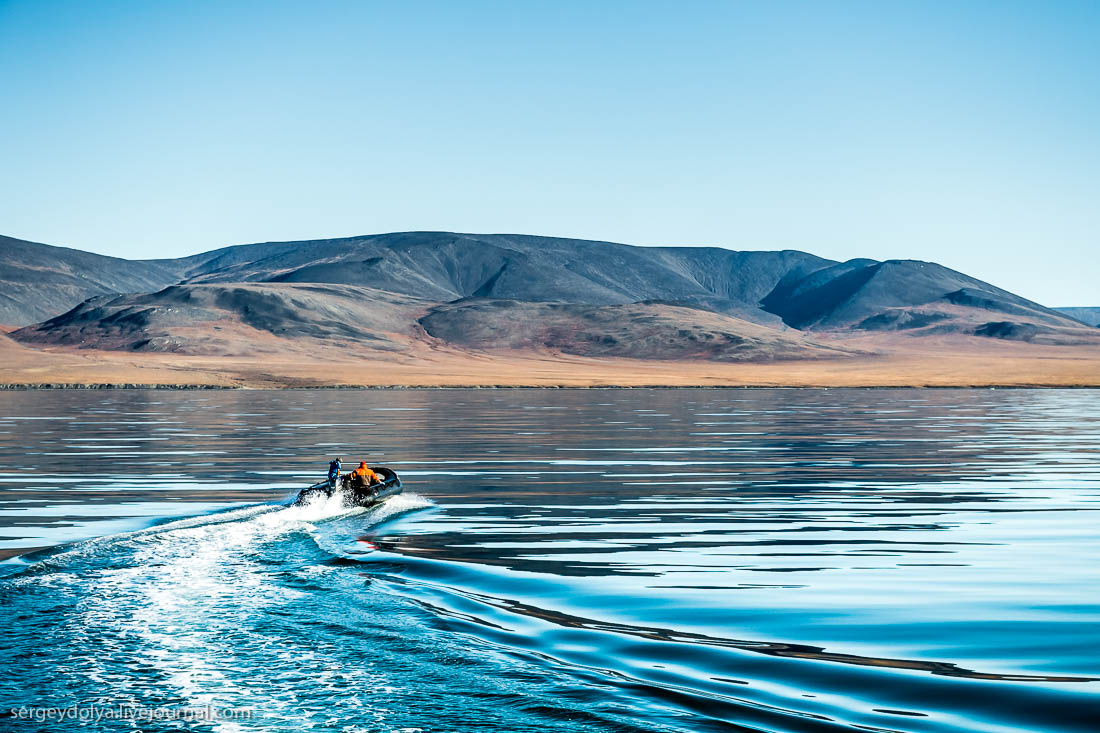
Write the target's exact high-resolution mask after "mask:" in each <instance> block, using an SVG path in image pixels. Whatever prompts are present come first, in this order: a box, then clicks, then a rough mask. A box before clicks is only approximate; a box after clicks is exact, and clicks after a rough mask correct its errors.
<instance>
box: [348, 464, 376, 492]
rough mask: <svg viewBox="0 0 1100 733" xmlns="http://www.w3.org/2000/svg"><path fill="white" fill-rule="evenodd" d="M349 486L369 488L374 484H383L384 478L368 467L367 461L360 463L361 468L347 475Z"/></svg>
mask: <svg viewBox="0 0 1100 733" xmlns="http://www.w3.org/2000/svg"><path fill="white" fill-rule="evenodd" d="M347 481H348V485H349V486H351V487H356V486H362V487H364V488H365V487H367V486H371V485H372V484H380V483H382V477H381V476H379V475H378V474H377V473H375V472H374V471H372V470H370V468H368V467H367V463H366V461H360V462H359V468H357V469H355V470H354V471H352V472H351V473H349V474H348V475H347Z"/></svg>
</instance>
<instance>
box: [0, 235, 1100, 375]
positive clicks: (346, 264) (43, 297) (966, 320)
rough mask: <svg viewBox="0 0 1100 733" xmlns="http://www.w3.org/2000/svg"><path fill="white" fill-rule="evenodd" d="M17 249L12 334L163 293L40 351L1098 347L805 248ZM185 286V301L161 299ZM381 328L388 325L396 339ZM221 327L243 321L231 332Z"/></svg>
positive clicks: (635, 352) (936, 270)
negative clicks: (319, 346) (990, 343)
mask: <svg viewBox="0 0 1100 733" xmlns="http://www.w3.org/2000/svg"><path fill="white" fill-rule="evenodd" d="M4 242H13V243H18V245H19V246H15V245H10V246H6V247H5V248H4V249H3V250H2V251H0V274H3V273H8V275H7V277H8V278H9V280H11V281H12V282H20V283H24V284H26V283H32V282H35V280H34V278H38V280H37V284H36V286H34V287H31V286H29V285H28V286H27V287H25V288H24V289H22V290H19V289H11V290H9V291H7V292H9V293H10V295H9V298H8V301H7V302H9V306H8V307H9V310H10V312H11V313H12V316H11V320H10V323H11V324H12V325H16V324H19V323H25V322H27V321H28V320H30V319H32V318H34V317H45V316H46V315H50V316H53V315H56V314H57V313H58V312H60V311H62V310H64V308H65V307H68V306H71V305H72V304H74V303H76V302H79V299H81V298H82V297H86V296H87V295H89V294H96V293H119V292H125V291H134V292H139V293H140V292H148V291H150V290H158V292H155V293H153V294H151V295H144V296H142V295H139V296H132V297H130V296H128V297H126V298H105V299H104V298H100V299H96V300H92V301H89V302H87V303H85V304H83V305H81V306H80V307H78V308H77V309H76V310H74V311H73V312H71V313H66V314H65V315H64V316H63V317H58V318H53V319H51V320H49V321H47V322H45V323H42V324H40V325H39V326H36V327H34V328H31V329H24V330H22V331H19V332H17V333H16V334H15V338H17V339H21V340H32V341H36V342H40V343H58V344H83V345H86V346H96V345H98V346H103V347H107V348H130V349H142V350H147V349H162V350H163V349H179V350H184V351H190V352H194V351H195V350H196V349H198V350H202V349H203V348H207V347H200V346H198V345H197V342H196V341H195V340H194V338H193V334H194V333H197V331H196V329H202V328H207V329H209V333H208V334H207V335H208V336H209V337H210V338H211V339H213V341H212V342H211V343H213V342H218V343H220V344H221V345H220V346H214V345H209V348H208V350H209V353H215V352H218V351H225V350H226V349H229V350H238V349H241V348H244V347H243V346H241V345H240V344H243V343H245V342H247V341H248V338H252V337H257V338H259V335H261V334H262V335H263V338H267V337H281V338H284V339H311V340H330V341H339V340H350V341H353V342H363V343H366V344H369V345H370V346H371V347H372V348H375V347H379V344H380V343H381V342H376V341H375V340H373V339H383V340H386V339H389V340H391V341H392V340H393V339H394V338H396V337H394V336H393V334H400V339H412V340H413V341H417V340H423V339H429V340H430V339H431V338H433V337H434V338H435V339H441V340H443V341H445V342H447V343H450V344H454V345H460V346H461V347H464V348H478V349H483V348H550V349H557V350H561V351H566V352H568V353H584V354H598V355H607V356H637V357H639V358H662V359H667V358H705V359H756V358H783V357H782V355H793V356H799V355H806V354H809V353H816V354H820V353H823V352H822V349H825V351H828V349H827V348H826V347H823V346H822V345H821V344H820V343H813V342H810V341H808V340H806V339H804V338H801V337H800V336H799V335H798V334H797V333H791V334H788V336H789V338H779V337H778V336H777V334H781V333H783V332H784V331H787V330H789V329H799V330H802V331H863V332H881V331H889V332H899V333H904V334H908V335H914V336H920V335H931V334H945V333H957V334H965V335H976V336H984V337H988V338H996V339H1009V340H1019V341H1032V342H1038V343H1079V342H1090V343H1093V342H1095V341H1096V339H1097V338H1098V336H1097V334H1096V332H1095V330H1090V329H1088V328H1086V327H1085V326H1084V325H1083V324H1082V323H1080V322H1079V321H1076V320H1074V319H1073V318H1071V317H1070V316H1068V315H1066V314H1065V313H1060V312H1058V311H1055V310H1051V309H1048V308H1045V307H1043V306H1041V305H1039V304H1037V303H1033V302H1031V301H1028V300H1026V299H1024V298H1021V297H1019V296H1016V295H1013V294H1012V293H1009V292H1007V291H1005V290H1001V289H1000V288H997V287H995V286H993V285H990V284H988V283H985V282H982V281H980V280H977V279H975V278H972V277H969V276H967V275H964V274H962V273H960V272H956V271H954V270H950V269H948V268H946V267H942V266H941V265H937V264H934V263H929V262H918V261H913V260H891V261H887V262H878V261H875V260H868V259H856V260H850V261H848V262H842V263H841V262H834V261H831V260H826V259H822V258H820V257H816V256H814V255H811V254H807V253H805V252H797V251H782V252H735V251H731V250H726V249H721V248H713V247H709V248H708V247H633V246H629V245H624V244H613V243H608V242H593V241H585V240H575V239H559V238H553V237H536V236H527V235H510V234H484V235H483V234H455V233H448V232H404V233H396V234H381V235H373V236H365V237H352V238H346V239H329V240H315V241H301V242H275V243H267V244H251V245H242V246H237V247H227V248H224V249H220V250H215V251H212V252H206V253H203V254H199V255H194V256H192V257H186V258H181V259H175V260H154V261H145V262H128V261H125V260H113V259H112V258H103V257H99V256H98V255H88V254H87V253H81V252H75V251H73V250H64V249H59V248H53V247H46V246H45V245H31V244H30V243H25V242H22V243H21V242H19V241H18V240H4ZM20 278H21V279H20ZM173 283H180V287H178V288H168V289H167V290H163V291H160V290H159V289H160V288H162V287H163V286H164V285H167V284H173ZM230 284H237V285H235V286H233V287H231V286H230ZM77 285H80V286H81V287H83V288H84V289H85V290H83V291H81V290H79V288H78V287H77ZM43 293H44V294H43ZM445 303H450V304H451V305H449V306H446V307H444V306H443V305H442V304H445ZM398 306H400V307H398ZM627 306H629V307H627ZM394 309H396V310H394ZM418 309H419V310H418ZM379 313H385V314H388V315H386V316H385V317H386V318H387V319H389V320H387V325H386V326H385V328H382V327H381V326H379V325H378V324H377V323H376V319H377V318H378V317H380V316H379ZM325 314H327V315H325ZM398 321H400V323H398ZM217 322H225V323H231V324H234V325H233V326H232V334H228V335H227V333H226V331H225V329H226V328H227V326H224V325H223V326H215V325H212V324H215V323H217ZM677 326H679V327H677ZM187 329H191V330H190V331H187ZM218 329H221V330H220V331H219V330H218ZM242 329H245V330H242ZM247 329H251V331H247V334H250V335H248V336H247V338H246V330H247ZM425 332H426V333H425ZM189 333H190V334H192V335H191V336H188V334H189ZM380 334H383V335H380ZM384 334H389V335H384ZM185 336H186V338H184V337H185ZM229 336H232V338H230V337H229ZM173 339H176V340H173ZM400 339H398V341H400ZM398 341H393V343H394V344H397V343H398ZM223 342H224V343H223ZM393 348H398V347H397V346H396V345H394V346H393ZM769 354H770V355H771V356H768V355H769Z"/></svg>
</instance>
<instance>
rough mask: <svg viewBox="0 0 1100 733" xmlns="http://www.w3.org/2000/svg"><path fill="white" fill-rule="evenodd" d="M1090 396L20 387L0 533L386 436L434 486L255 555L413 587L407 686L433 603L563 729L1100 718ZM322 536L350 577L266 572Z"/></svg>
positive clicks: (294, 480)
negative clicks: (393, 508)
mask: <svg viewBox="0 0 1100 733" xmlns="http://www.w3.org/2000/svg"><path fill="white" fill-rule="evenodd" d="M1098 408H1100V394H1098V393H1095V392H1090V391H1025V390H1011V391H1001V390H998V391H990V390H587V391H585V390H578V391H572V390H562V391H549V390H547V391H542V390H484V391H478V390H440V391H394V392H377V391H365V392H358V391H357V392H337V391H298V392H263V393H259V392H218V393H197V394H186V393H156V392H109V393H83V394H68V393H53V394H50V393H8V394H4V395H0V533H2V534H0V548H7V549H9V550H13V551H14V550H15V549H17V548H21V547H23V548H25V547H41V546H47V545H50V544H54V543H57V542H67V541H72V540H74V539H79V538H81V537H88V536H95V535H100V534H108V533H115V532H119V531H123V530H125V529H134V528H137V527H142V526H148V525H149V524H150V523H151V521H152V520H153V519H155V518H157V517H165V516H183V515H189V514H199V513H203V512H209V511H213V510H215V509H224V508H226V507H229V506H233V505H235V504H249V503H255V502H261V501H274V500H280V499H283V498H285V497H286V496H288V495H289V494H291V493H292V492H293V491H294V490H295V489H296V488H298V487H300V486H303V485H305V484H307V483H309V482H311V481H313V480H316V478H317V476H318V475H319V474H321V473H323V471H324V470H325V467H326V466H327V461H328V459H329V458H331V457H332V456H333V455H334V454H339V455H342V456H343V457H344V458H345V459H348V460H355V459H358V458H360V457H363V458H367V459H369V460H371V461H372V462H377V463H385V464H388V465H391V466H393V467H395V468H396V469H397V470H398V471H400V472H401V474H402V476H403V477H404V478H405V481H406V484H407V486H408V487H409V488H410V489H412V490H414V491H415V492H417V493H418V494H420V495H423V496H425V497H428V498H430V499H431V501H432V502H433V507H432V508H431V509H430V510H421V511H417V512H413V513H409V514H401V515H400V516H396V517H395V518H394V519H393V520H392V521H386V522H376V521H366V520H365V519H363V518H358V519H357V518H354V517H350V518H341V519H337V520H333V521H326V522H324V523H319V524H316V525H310V527H309V528H308V530H307V533H308V538H309V541H310V542H312V543H315V546H316V547H317V548H320V550H321V551H322V552H321V553H320V555H318V556H316V557H314V556H313V555H312V554H311V553H310V552H309V551H307V550H303V549H302V547H294V548H293V549H292V548H291V547H290V546H289V545H288V544H287V543H286V542H285V541H284V540H280V542H279V543H274V542H272V543H269V544H263V545H261V546H257V547H251V546H250V548H251V549H250V550H249V554H248V555H247V560H248V562H243V561H242V563H243V564H240V565H239V566H237V567H236V569H235V570H234V571H233V572H235V573H243V572H245V570H247V569H248V568H249V567H250V565H249V563H255V565H256V568H255V571H254V574H252V573H251V571H250V572H249V573H248V574H247V583H245V582H244V581H243V580H240V579H238V581H237V582H238V584H243V585H241V587H256V588H261V589H262V588H266V587H267V584H269V583H284V582H286V583H291V585H290V586H288V587H290V588H293V589H294V591H295V592H296V593H305V594H306V596H305V600H301V601H300V603H302V604H304V609H303V611H302V613H303V614H304V617H305V618H308V617H309V612H308V609H309V608H310V607H311V606H316V608H329V607H330V605H329V604H333V605H332V608H333V609H337V608H341V607H343V608H350V607H357V606H358V605H360V604H361V605H366V606H371V607H373V606H374V605H375V604H378V603H381V602H382V601H380V600H378V599H379V598H380V597H381V596H386V597H388V598H396V599H399V600H400V602H402V603H412V604H414V605H415V607H416V608H418V609H420V610H421V612H422V614H423V615H422V616H419V617H417V618H418V619H419V620H418V621H415V622H413V621H409V622H407V623H408V624H410V625H409V626H405V627H403V628H405V629H406V631H407V633H408V634H410V636H409V637H407V638H404V640H403V641H402V642H401V643H400V644H399V643H398V642H397V641H393V640H390V641H386V642H385V644H387V645H389V646H386V649H387V650H388V651H387V653H392V654H393V655H395V657H394V659H395V660H403V661H395V664H405V665H406V667H407V671H408V674H409V675H412V676H410V677H408V678H407V679H406V678H402V679H403V680H404V681H405V682H407V683H408V684H409V685H411V687H412V688H413V690H415V687H416V683H415V679H416V678H415V675H416V674H419V672H417V670H419V669H420V668H419V667H418V666H417V664H419V662H417V663H413V662H411V661H409V659H410V658H408V657H402V656H401V655H402V654H406V655H408V654H414V652H413V651H410V649H412V647H417V646H418V644H420V643H421V642H423V643H427V642H426V641H425V639H426V638H427V637H426V636H425V637H420V636H418V635H419V634H427V633H428V632H427V631H426V630H425V628H421V626H418V625H417V624H420V625H423V624H427V626H428V627H430V628H432V629H435V630H436V631H438V632H441V633H445V638H446V639H448V640H450V641H449V642H448V643H455V642H454V640H455V639H466V640H467V641H466V642H462V643H463V644H468V645H471V646H469V647H468V648H466V649H465V651H463V652H462V653H461V654H466V655H469V656H472V657H473V658H477V659H479V660H482V661H485V660H491V659H492V660H498V661H497V662H493V663H492V664H498V663H499V665H502V666H500V667H497V668H494V670H493V671H492V674H493V675H504V676H505V677H508V676H509V675H512V676H514V677H515V678H516V679H524V680H527V682H526V683H525V684H529V685H531V686H532V687H531V689H532V690H534V691H533V692H530V693H529V694H530V695H531V696H533V699H532V700H531V702H530V711H528V712H531V711H534V712H531V714H532V715H535V716H536V717H538V716H543V717H544V718H545V719H547V720H551V721H556V722H552V723H547V724H548V725H559V724H560V725H561V726H563V729H565V728H567V727H568V726H567V725H566V723H564V722H561V721H570V720H573V721H576V720H589V722H590V724H591V725H593V726H595V727H596V728H597V729H599V728H601V727H607V728H608V729H612V728H613V727H614V725H622V726H628V727H629V726H630V725H633V724H637V725H638V728H639V729H642V730H658V729H667V730H693V731H694V730H704V729H711V728H713V729H723V728H722V726H721V725H718V722H716V721H719V722H721V723H722V725H725V726H727V727H726V728H725V729H729V728H728V726H729V725H735V724H736V725H743V726H747V727H749V728H753V727H755V728H756V729H764V730H810V729H814V728H813V727H812V726H818V727H820V729H822V730H835V729H837V727H838V726H840V727H843V728H850V727H862V728H864V729H881V730H887V729H888V730H914V731H915V730H921V731H931V730H961V729H964V730H991V731H992V730H1009V729H1015V730H1019V729H1027V730H1092V729H1094V727H1093V726H1094V724H1095V720H1097V719H1098V717H1097V716H1100V705H1098V704H1097V702H1096V699H1097V698H1096V690H1097V689H1098V684H1100V682H1098V678H1100V658H1098V657H1097V655H1096V654H1095V650H1096V649H1100V624H1098V622H1100V606H1098V604H1097V602H1096V599H1097V590H1098V577H1097V573H1096V570H1095V568H1096V567H1098V562H1097V561H1098V560H1100V540H1098V538H1097V536H1096V532H1095V527H1096V521H1097V511H1098V510H1100V501H1098V500H1100V417H1098V416H1100V409H1098ZM235 531H236V530H235ZM241 531H243V530H241ZM210 532H211V533H213V532H214V530H210ZM212 536H213V537H220V535H213V534H212ZM249 536H250V537H251V535H249ZM142 541H143V542H146V543H154V542H155V541H154V540H152V539H149V540H142ZM157 542H159V540H157ZM173 548H174V549H173V552H178V553H181V555H180V556H181V558H182V557H184V556H185V555H186V553H187V552H188V550H186V549H185V548H184V547H183V546H182V545H181V546H180V547H176V546H175V545H173ZM118 552H123V550H118ZM302 557H307V558H312V559H310V560H309V562H311V563H314V564H313V565H311V566H310V567H311V568H325V569H328V571H331V572H332V573H334V574H335V575H333V576H328V575H326V576H325V577H326V578H328V579H329V581H326V583H321V584H319V585H317V584H313V585H311V584H308V583H307V584H305V585H303V584H302V582H303V581H301V579H300V578H298V576H297V575H296V574H295V572H296V571H295V572H291V571H289V570H286V571H283V570H280V573H281V574H280V575H278V577H274V576H272V575H271V572H272V571H271V570H270V568H272V567H274V568H282V567H283V566H284V565H287V564H290V565H291V566H292V567H294V564H295V563H298V562H300V561H301V560H300V558H302ZM111 562H114V563H122V564H123V565H126V564H127V563H132V560H128V559H126V558H125V557H117V558H114V559H112V560H111ZM181 562H182V561H181ZM212 567H213V568H214V569H215V570H216V571H217V572H218V573H221V572H228V569H226V568H221V567H220V566H218V565H216V564H215V565H214V566H212ZM242 568H243V569H242ZM211 572H214V570H212V571H211ZM312 572H313V570H311V573H312ZM318 572H319V571H318ZM284 576H285V577H284ZM292 576H293V578H297V580H290V578H291V577H292ZM310 577H313V576H312V575H311V576H310ZM336 577H339V578H340V579H341V581H340V583H341V585H340V586H339V587H340V591H339V593H337V594H336V595H335V596H333V595H332V593H333V591H332V589H333V588H334V586H332V585H329V584H328V582H330V581H331V582H335V578H336ZM140 582H141V583H143V584H145V585H146V586H149V587H151V588H153V589H156V590H157V591H158V592H159V593H162V594H163V593H168V594H171V593H172V592H173V591H172V589H171V588H172V586H171V585H166V583H167V580H166V579H165V578H161V577H159V576H156V575H155V574H154V575H151V576H148V577H145V576H142V578H141V581H140ZM311 582H312V581H311ZM126 592H127V587H126V586H123V585H120V586H119V587H118V593H119V594H120V596H119V598H120V600H119V601H118V603H120V604H124V600H123V599H124V597H125V594H126ZM272 592H274V591H272ZM158 597H159V596H158ZM226 602H227V603H229V602H230V601H228V600H227V601H226ZM232 602H234V603H240V602H241V601H240V599H239V598H236V599H234V600H233V601H232ZM387 608H390V607H389V606H387ZM215 611H216V612H217V613H224V612H225V609H224V608H219V609H211V610H210V613H211V614H215ZM333 612H334V613H338V611H335V610H334V611H333ZM390 612H391V613H398V611H394V610H393V609H392V608H390ZM256 613H258V614H260V616H259V617H257V618H256V619H250V620H249V621H248V623H253V624H254V623H261V622H262V623H268V622H273V621H272V619H270V618H266V617H265V616H264V615H263V614H265V613H267V612H266V611H260V610H257V611H256ZM212 617H213V616H212ZM265 619H266V620H265ZM200 620H201V619H200ZM196 623H197V621H196ZM415 629H420V630H419V631H417V630H415ZM330 631H331V633H334V634H339V635H346V630H345V629H344V628H343V627H340V630H339V631H337V630H334V629H329V631H319V632H318V633H322V634H323V633H329V632H330ZM247 638H248V640H249V641H252V640H251V637H247ZM433 638H434V637H433ZM418 640H419V641H418ZM158 643H167V642H165V641H164V640H163V639H161V641H160V642H158ZM345 643H347V642H345ZM372 643H383V642H381V641H378V640H375V642H372ZM432 643H438V640H437V639H436V640H435V641H433V642H432ZM364 644H365V642H364ZM402 644H405V645H408V646H407V648H406V647H405V646H402ZM418 648H419V647H418ZM402 649H405V651H404V652H402V651H401V650H402ZM357 651H358V652H359V653H361V654H362V655H364V656H369V655H370V654H374V653H378V650H377V649H374V648H373V647H369V646H363V647H360V648H358V650H357ZM419 653H420V652H415V654H419ZM225 654H226V655H227V657H226V659H227V660H228V661H227V664H238V665H240V666H242V667H251V666H253V662H254V661H255V660H252V661H251V662H250V661H248V660H242V659H238V658H236V657H235V656H234V655H235V654H236V653H235V652H233V651H226V652H225ZM461 654H460V656H461ZM417 658H418V659H419V657H417ZM499 659H508V660H511V661H509V662H502V661H499ZM319 663H320V662H319ZM485 663H486V664H488V663H489V662H488V661H485ZM516 665H518V666H516ZM421 671H422V670H421ZM486 674H489V673H488V672H487V673H486ZM558 675H564V677H559V676H558ZM261 676H262V675H261ZM479 679H480V678H479ZM550 679H553V680H554V682H553V684H551V683H549V682H547V680H550ZM448 680H449V681H448V682H447V685H451V686H453V685H454V684H455V680H454V679H453V678H448ZM532 680H537V682H536V681H532ZM441 684H442V683H441ZM471 684H472V685H473V687H474V688H475V689H474V691H473V692H474V693H476V692H477V691H478V690H482V691H484V689H485V686H486V685H488V683H487V682H485V681H484V680H482V681H479V682H477V684H474V683H471ZM545 685H549V686H545ZM260 687H261V688H262V685H261V686H260ZM448 689H449V688H448ZM593 690H602V691H604V692H605V694H606V696H607V699H606V700H603V701H597V699H596V698H593V697H591V693H592V691H593ZM409 694H410V695H412V694H415V692H414V691H412V692H410V693H409ZM471 694H473V693H471ZM507 699H509V700H512V699H513V698H511V697H509V698H507ZM555 701H556V702H555ZM569 701H572V702H569ZM605 703H606V705H608V706H609V709H610V708H614V710H615V711H616V712H615V713H614V715H611V716H610V717H609V715H610V713H607V714H605V713H606V711H603V712H601V708H600V705H602V704H605ZM517 704H518V703H517ZM562 706H565V708H562ZM414 707H415V706H414ZM563 709H564V710H566V712H562V710H563ZM524 710H527V708H524ZM452 713H453V714H454V715H456V716H458V717H457V718H456V720H458V721H459V723H461V724H467V723H470V720H463V718H462V708H461V705H459V706H456V707H455V709H454V710H453V711H451V712H449V713H447V714H448V715H450V714H452ZM441 714H442V713H441ZM524 714H525V715H526V714H527V713H524ZM568 714H573V715H576V716H577V717H575V718H569V717H568ZM562 716H564V717H562ZM585 716H594V717H591V718H587V717H585ZM683 716H686V717H683ZM559 717H561V720H559V719H558V718H559ZM517 720H518V719H515V718H513V719H507V718H505V719H504V720H502V721H501V724H500V725H501V729H502V730H515V729H520V728H521V727H522V726H520V725H519V723H518V722H517ZM524 720H526V718H524ZM592 721H597V722H592ZM424 722H425V720H424V719H419V720H417V719H413V718H402V723H403V724H405V723H407V724H409V725H413V724H418V723H424ZM459 723H456V725H458V729H462V725H460V724H459ZM613 723H614V725H613ZM526 724H527V723H524V725H526ZM509 726H511V727H509ZM429 728H430V726H429ZM579 729H583V726H581V728H579ZM624 729H628V728H624Z"/></svg>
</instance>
